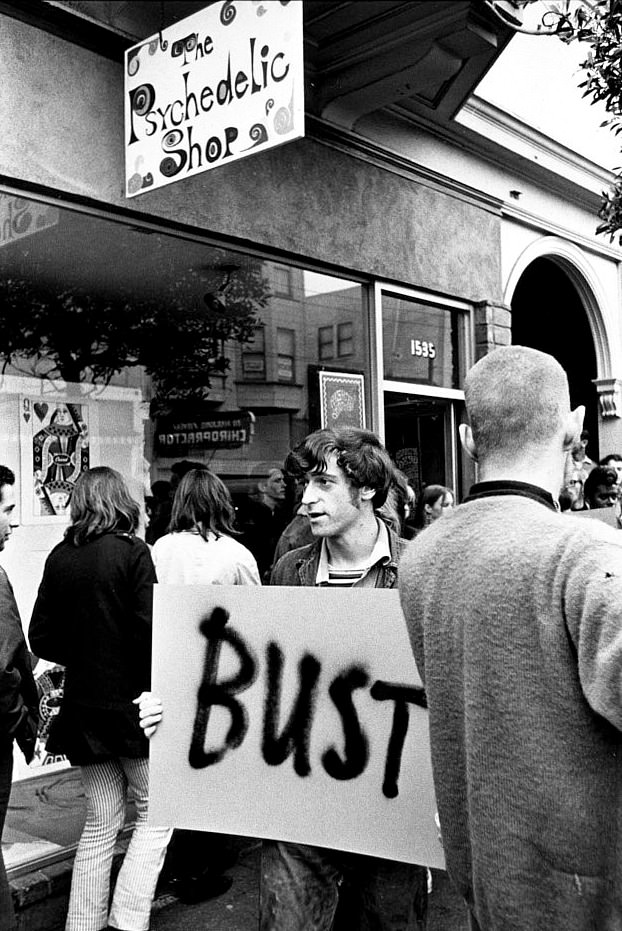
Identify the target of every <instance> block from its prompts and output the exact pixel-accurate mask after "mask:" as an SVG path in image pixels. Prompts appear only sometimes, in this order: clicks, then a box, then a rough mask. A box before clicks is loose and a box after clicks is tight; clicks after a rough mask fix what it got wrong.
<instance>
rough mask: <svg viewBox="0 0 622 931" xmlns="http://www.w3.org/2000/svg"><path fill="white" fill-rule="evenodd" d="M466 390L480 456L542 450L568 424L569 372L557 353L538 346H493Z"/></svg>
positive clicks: (470, 374)
mask: <svg viewBox="0 0 622 931" xmlns="http://www.w3.org/2000/svg"><path fill="white" fill-rule="evenodd" d="M464 392H465V399H466V406H467V411H468V414H469V420H470V424H471V431H472V435H473V441H474V443H475V448H476V451H477V456H478V458H479V459H480V460H482V459H484V458H485V457H489V458H490V457H493V458H494V457H496V456H504V457H505V456H521V455H524V453H525V451H526V450H528V449H532V448H542V447H544V446H546V445H547V444H550V443H551V442H552V441H553V440H554V439H555V438H556V437H558V436H560V435H561V434H563V431H564V430H565V429H566V427H567V424H568V418H569V414H570V395H569V391H568V379H567V377H566V373H565V372H564V370H563V368H562V367H561V365H560V364H559V363H558V362H557V361H556V360H555V359H554V358H553V356H550V355H547V353H544V352H539V351H538V350H537V349H529V348H527V347H526V346H506V347H503V348H502V349H495V350H493V352H491V353H489V354H488V355H487V356H484V358H483V359H480V361H479V362H478V363H477V364H476V365H474V366H473V368H472V369H471V370H470V371H469V372H468V374H467V377H466V379H465V385H464ZM579 429H580V427H579Z"/></svg>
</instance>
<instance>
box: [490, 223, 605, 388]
mask: <svg viewBox="0 0 622 931" xmlns="http://www.w3.org/2000/svg"><path fill="white" fill-rule="evenodd" d="M538 258H546V259H551V260H552V261H554V262H557V264H558V265H560V266H561V268H563V270H564V271H565V272H566V274H567V275H568V277H569V278H570V280H571V281H572V283H573V285H574V286H575V288H576V289H577V291H578V293H579V297H580V299H581V302H582V304H583V306H584V308H585V312H586V314H587V318H588V321H589V324H590V330H591V332H592V338H593V340H594V349H595V352H596V372H597V378H599V379H602V378H611V377H612V374H613V373H612V363H611V348H610V340H609V338H608V335H607V327H606V325H605V321H604V317H603V312H602V308H604V307H607V303H608V302H607V297H606V294H605V292H604V290H603V288H602V286H601V283H600V280H599V278H598V275H597V274H596V272H595V271H594V269H593V268H592V266H591V264H590V263H589V261H588V258H587V256H586V255H585V253H584V252H583V250H582V249H581V248H580V247H579V246H578V245H575V244H574V243H571V242H568V241H567V240H565V239H562V238H560V237H558V236H542V237H541V238H540V239H537V240H536V241H535V242H532V243H531V244H530V245H529V246H527V248H526V249H524V250H523V252H522V253H521V254H520V255H519V257H518V259H517V260H516V262H515V263H514V266H513V268H512V270H511V271H510V274H509V276H508V280H507V283H506V285H505V288H504V302H505V303H506V304H508V305H510V304H511V303H512V298H513V296H514V291H515V290H516V286H517V284H518V282H519V280H520V277H521V275H522V274H523V272H524V271H525V270H526V269H527V267H528V266H529V265H531V263H532V262H533V261H534V260H535V259H538Z"/></svg>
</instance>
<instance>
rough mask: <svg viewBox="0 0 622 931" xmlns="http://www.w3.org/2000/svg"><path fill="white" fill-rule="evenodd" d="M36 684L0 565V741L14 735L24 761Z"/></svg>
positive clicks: (33, 729) (33, 727)
mask: <svg viewBox="0 0 622 931" xmlns="http://www.w3.org/2000/svg"><path fill="white" fill-rule="evenodd" d="M38 705H39V699H38V695H37V686H36V685H35V681H34V679H33V675H32V663H31V659H30V654H29V652H28V648H27V647H26V640H25V639H24V634H23V632H22V623H21V621H20V617H19V611H18V610H17V604H16V602H15V596H14V594H13V588H12V587H11V583H10V582H9V579H8V577H7V574H6V572H5V571H4V569H2V568H0V741H2V742H5V741H7V740H12V739H13V738H15V739H16V740H17V742H18V744H19V746H20V747H21V749H22V752H23V754H24V756H25V757H26V761H27V762H30V761H31V759H32V757H33V754H34V749H35V739H36V736H37V723H38Z"/></svg>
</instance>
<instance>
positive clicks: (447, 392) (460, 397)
mask: <svg viewBox="0 0 622 931" xmlns="http://www.w3.org/2000/svg"><path fill="white" fill-rule="evenodd" d="M385 391H393V392H394V393H395V394H418V395H421V397H424V398H437V399H438V400H440V401H464V391H461V390H460V389H458V388H436V387H435V386H433V385H420V384H419V383H418V382H414V381H388V380H386V379H385V380H384V381H383V382H382V393H383V394H384V393H385Z"/></svg>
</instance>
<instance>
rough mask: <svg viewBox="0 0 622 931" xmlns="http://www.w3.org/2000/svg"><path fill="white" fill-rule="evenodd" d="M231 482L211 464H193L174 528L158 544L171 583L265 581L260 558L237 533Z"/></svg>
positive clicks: (180, 489) (161, 577)
mask: <svg viewBox="0 0 622 931" xmlns="http://www.w3.org/2000/svg"><path fill="white" fill-rule="evenodd" d="M234 525H235V508H234V506H233V502H232V500H231V495H230V494H229V490H228V488H227V486H226V485H225V484H224V482H223V481H221V479H219V478H218V476H217V475H215V473H214V472H212V471H210V469H208V468H202V469H192V470H191V471H190V472H187V473H186V475H184V477H183V478H182V480H181V482H180V483H179V485H178V486H177V490H176V491H175V497H174V499H173V510H172V513H171V521H170V524H169V532H168V533H167V534H166V535H165V536H163V537H160V539H159V540H156V542H155V543H154V544H153V549H152V556H153V561H154V563H155V567H156V572H157V574H158V582H161V583H163V584H165V585H260V584H261V582H260V579H259V570H258V569H257V562H256V561H255V557H254V556H253V554H252V553H251V552H250V550H248V549H247V548H246V547H245V546H243V545H242V544H241V543H240V542H239V541H238V540H236V539H235V538H234V537H235V535H237V531H236V530H235V526H234Z"/></svg>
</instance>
